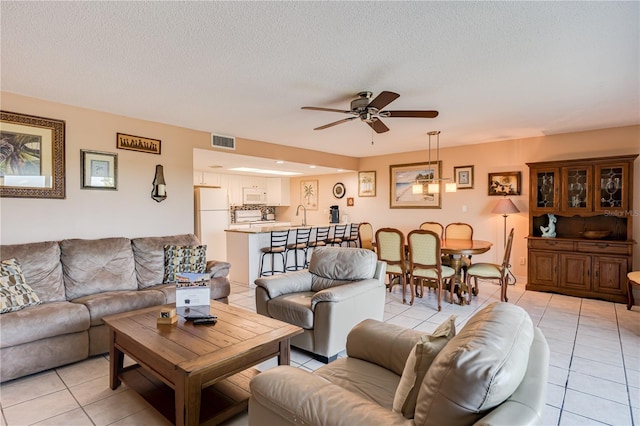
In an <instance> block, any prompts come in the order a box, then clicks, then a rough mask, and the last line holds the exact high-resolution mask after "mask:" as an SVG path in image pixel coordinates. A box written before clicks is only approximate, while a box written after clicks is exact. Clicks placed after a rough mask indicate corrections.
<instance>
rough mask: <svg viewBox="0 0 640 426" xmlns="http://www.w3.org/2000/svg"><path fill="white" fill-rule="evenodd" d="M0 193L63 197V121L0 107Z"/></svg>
mask: <svg viewBox="0 0 640 426" xmlns="http://www.w3.org/2000/svg"><path fill="white" fill-rule="evenodd" d="M0 146H4V147H5V148H6V150H4V151H9V152H10V154H9V155H7V156H6V157H5V158H3V159H2V160H1V161H0V197H13V198H65V122H64V121H63V120H56V119H53V118H44V117H37V116H33V115H26V114H19V113H15V112H9V111H0Z"/></svg>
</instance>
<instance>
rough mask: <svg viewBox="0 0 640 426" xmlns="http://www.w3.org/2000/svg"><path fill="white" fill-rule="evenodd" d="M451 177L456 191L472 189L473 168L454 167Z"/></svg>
mask: <svg viewBox="0 0 640 426" xmlns="http://www.w3.org/2000/svg"><path fill="white" fill-rule="evenodd" d="M453 177H454V179H455V181H456V187H457V189H473V166H457V167H454V168H453Z"/></svg>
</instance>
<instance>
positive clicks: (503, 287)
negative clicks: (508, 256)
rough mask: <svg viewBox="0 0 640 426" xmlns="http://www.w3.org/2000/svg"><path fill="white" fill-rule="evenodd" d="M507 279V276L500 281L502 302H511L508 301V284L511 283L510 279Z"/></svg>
mask: <svg viewBox="0 0 640 426" xmlns="http://www.w3.org/2000/svg"><path fill="white" fill-rule="evenodd" d="M507 277H508V276H505V277H503V278H502V279H501V280H500V301H501V302H508V301H509V299H507V284H508V282H509V279H508V278H507Z"/></svg>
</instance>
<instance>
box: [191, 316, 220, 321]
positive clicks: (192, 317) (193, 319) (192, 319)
mask: <svg viewBox="0 0 640 426" xmlns="http://www.w3.org/2000/svg"><path fill="white" fill-rule="evenodd" d="M184 319H185V320H187V321H195V320H197V319H218V316H217V315H187V316H186V317H184Z"/></svg>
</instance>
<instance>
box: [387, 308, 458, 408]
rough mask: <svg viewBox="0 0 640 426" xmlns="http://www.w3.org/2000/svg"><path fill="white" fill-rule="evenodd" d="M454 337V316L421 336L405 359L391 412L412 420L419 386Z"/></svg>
mask: <svg viewBox="0 0 640 426" xmlns="http://www.w3.org/2000/svg"><path fill="white" fill-rule="evenodd" d="M455 335H456V316H455V315H451V316H450V317H449V319H448V320H446V321H445V322H443V323H442V324H440V325H439V326H438V328H436V329H435V331H434V332H433V334H432V335H430V336H428V335H427V336H422V337H421V338H420V341H419V342H418V343H416V345H415V346H414V348H413V350H411V353H410V354H409V357H408V358H407V362H406V364H405V366H404V371H403V372H402V377H401V378H400V383H398V387H397V389H396V394H395V396H394V398H393V411H395V412H397V413H402V415H403V416H404V417H406V418H408V419H412V418H413V416H414V412H415V411H416V401H417V399H418V391H419V390H420V384H421V383H422V380H424V376H425V375H426V374H427V370H428V369H429V367H430V366H431V363H432V362H433V360H434V359H435V357H436V356H437V355H438V353H440V351H441V350H442V348H444V347H445V345H446V344H447V343H448V342H449V340H451V339H452V338H453V336H455Z"/></svg>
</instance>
